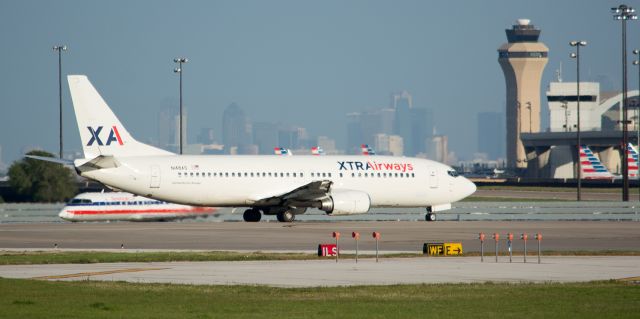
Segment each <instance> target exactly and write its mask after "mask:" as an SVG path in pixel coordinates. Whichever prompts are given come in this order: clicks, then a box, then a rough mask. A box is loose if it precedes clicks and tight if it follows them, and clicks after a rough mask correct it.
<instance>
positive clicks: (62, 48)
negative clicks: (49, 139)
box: [53, 45, 67, 158]
mask: <svg viewBox="0 0 640 319" xmlns="http://www.w3.org/2000/svg"><path fill="white" fill-rule="evenodd" d="M53 51H58V98H59V100H60V158H62V51H67V46H66V45H55V46H53Z"/></svg>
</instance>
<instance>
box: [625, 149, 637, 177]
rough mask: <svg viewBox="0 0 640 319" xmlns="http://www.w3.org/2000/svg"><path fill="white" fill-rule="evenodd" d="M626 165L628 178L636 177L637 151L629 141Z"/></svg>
mask: <svg viewBox="0 0 640 319" xmlns="http://www.w3.org/2000/svg"><path fill="white" fill-rule="evenodd" d="M627 167H628V168H629V178H631V179H638V152H637V151H636V149H635V148H633V144H631V143H629V144H627Z"/></svg>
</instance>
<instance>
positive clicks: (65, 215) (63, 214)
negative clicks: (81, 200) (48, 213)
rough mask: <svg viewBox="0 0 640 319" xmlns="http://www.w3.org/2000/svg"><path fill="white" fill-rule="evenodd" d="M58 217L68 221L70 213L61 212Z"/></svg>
mask: <svg viewBox="0 0 640 319" xmlns="http://www.w3.org/2000/svg"><path fill="white" fill-rule="evenodd" d="M58 217H60V218H62V219H64V220H67V219H68V218H69V213H67V211H65V210H61V211H60V213H58Z"/></svg>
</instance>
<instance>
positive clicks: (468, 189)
mask: <svg viewBox="0 0 640 319" xmlns="http://www.w3.org/2000/svg"><path fill="white" fill-rule="evenodd" d="M462 189H463V192H464V197H467V196H471V195H473V193H475V192H476V190H477V189H478V188H477V187H476V184H474V183H473V182H472V181H470V180H468V179H466V178H465V179H464V182H463V186H462Z"/></svg>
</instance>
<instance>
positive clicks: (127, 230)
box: [0, 221, 640, 252]
mask: <svg viewBox="0 0 640 319" xmlns="http://www.w3.org/2000/svg"><path fill="white" fill-rule="evenodd" d="M334 231H338V232H341V233H342V238H341V246H342V248H343V249H346V250H351V249H354V248H355V242H354V241H353V239H351V232H353V231H357V232H360V234H361V240H360V249H361V250H374V249H375V241H374V240H373V239H372V238H371V233H372V232H374V231H376V232H380V233H381V235H382V238H381V240H380V249H381V250H383V251H414V252H418V251H421V249H422V245H423V243H425V242H450V241H452V242H462V244H463V247H464V251H478V250H479V249H480V243H479V241H478V239H477V237H478V233H479V232H484V233H485V234H486V237H487V240H486V242H485V250H489V249H492V248H493V241H492V240H491V234H492V233H494V232H495V233H499V234H500V235H501V243H500V247H502V249H504V247H505V242H504V239H505V238H506V234H507V233H508V232H512V233H514V234H515V235H516V236H515V238H519V234H521V233H528V234H529V238H530V241H529V245H530V246H529V247H530V248H529V249H530V250H531V249H533V248H534V247H535V245H536V243H535V241H534V240H533V234H535V233H541V234H542V235H543V241H542V249H543V250H557V251H567V250H579V251H598V250H634V251H640V222H633V221H625V222H616V221H466V222H433V223H430V222H408V221H400V222H389V221H387V222H365V221H349V222H346V221H345V222H296V223H278V222H260V223H245V222H222V223H85V224H70V223H59V224H0V250H1V249H3V248H12V249H21V248H22V249H27V248H28V249H38V248H41V249H47V248H53V246H54V244H57V246H58V247H59V248H73V249H87V250H90V249H114V248H120V247H121V245H124V247H125V248H126V249H134V250H135V249H171V250H181V249H185V250H242V251H292V250H293V251H313V250H315V249H316V248H317V245H318V244H319V243H332V242H333V238H332V237H331V233H332V232H334ZM514 249H515V250H516V251H521V250H522V241H521V240H519V239H516V240H515V241H514Z"/></svg>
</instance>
